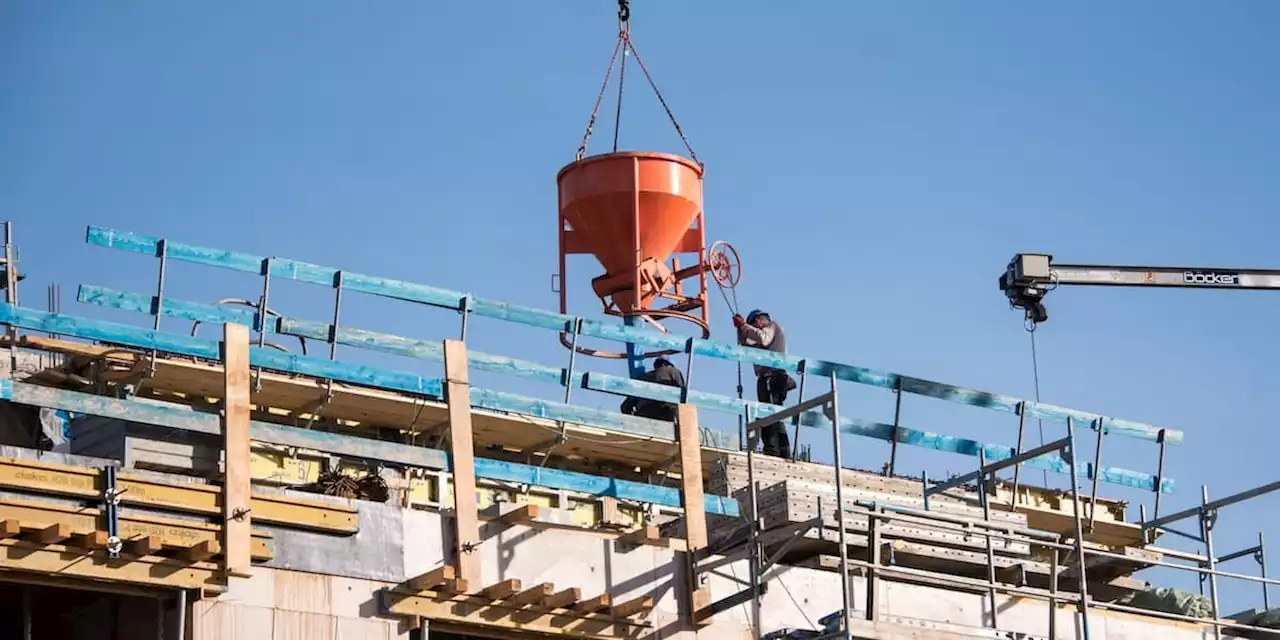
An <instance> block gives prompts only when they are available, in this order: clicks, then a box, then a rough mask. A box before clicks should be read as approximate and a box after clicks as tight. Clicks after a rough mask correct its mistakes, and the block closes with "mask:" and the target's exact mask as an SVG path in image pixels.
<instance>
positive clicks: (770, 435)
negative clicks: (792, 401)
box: [756, 370, 791, 458]
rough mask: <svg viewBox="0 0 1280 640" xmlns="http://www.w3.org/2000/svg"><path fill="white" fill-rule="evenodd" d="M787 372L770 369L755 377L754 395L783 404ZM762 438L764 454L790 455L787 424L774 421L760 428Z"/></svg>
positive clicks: (770, 402) (781, 456)
mask: <svg viewBox="0 0 1280 640" xmlns="http://www.w3.org/2000/svg"><path fill="white" fill-rule="evenodd" d="M787 381H788V378H787V374H786V372H785V371H776V370H775V371H771V372H769V373H766V374H765V375H762V376H760V377H759V378H756V395H757V397H758V398H759V400H760V402H768V403H769V404H783V403H785V402H786V401H787ZM760 435H761V439H762V440H764V454H765V455H766V456H775V457H778V458H783V457H790V456H791V439H790V438H788V437H787V426H786V425H785V424H783V423H781V422H775V423H773V424H771V425H769V426H767V427H765V428H763V429H761V430H760Z"/></svg>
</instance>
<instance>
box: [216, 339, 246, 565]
mask: <svg viewBox="0 0 1280 640" xmlns="http://www.w3.org/2000/svg"><path fill="white" fill-rule="evenodd" d="M222 371H223V382H224V387H225V390H224V391H223V395H222V450H223V456H224V464H225V465H226V466H225V473H224V479H223V489H222V518H223V526H222V547H223V549H225V553H224V557H223V562H224V569H225V570H226V572H227V574H228V575H232V576H237V577H241V578H247V577H249V576H250V575H251V573H250V570H249V569H250V566H251V560H250V558H249V548H250V538H251V534H250V532H251V530H252V528H251V526H250V524H251V520H252V517H253V514H252V513H250V502H251V501H252V499H253V494H252V491H251V489H250V483H251V481H252V472H251V471H250V468H249V327H247V326H245V325H242V324H230V323H228V324H224V325H223V333H222Z"/></svg>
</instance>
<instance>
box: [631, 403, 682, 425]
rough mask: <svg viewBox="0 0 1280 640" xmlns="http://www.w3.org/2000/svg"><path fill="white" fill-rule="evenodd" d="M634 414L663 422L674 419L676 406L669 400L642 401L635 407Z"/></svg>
mask: <svg viewBox="0 0 1280 640" xmlns="http://www.w3.org/2000/svg"><path fill="white" fill-rule="evenodd" d="M635 414H636V415H638V416H640V417H641V418H649V419H650V420H662V421H663V422H675V421H676V406H675V405H674V404H671V403H669V402H648V401H642V402H641V403H640V406H639V407H637V408H636V413H635Z"/></svg>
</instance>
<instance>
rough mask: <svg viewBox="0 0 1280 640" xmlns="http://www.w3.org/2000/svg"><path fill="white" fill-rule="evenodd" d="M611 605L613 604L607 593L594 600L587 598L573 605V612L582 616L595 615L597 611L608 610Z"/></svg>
mask: <svg viewBox="0 0 1280 640" xmlns="http://www.w3.org/2000/svg"><path fill="white" fill-rule="evenodd" d="M611 604H613V597H612V596H610V595H609V594H607V593H602V594H600V595H598V596H596V597H594V598H588V599H586V600H582V601H580V602H578V604H575V605H573V612H574V613H578V614H582V615H586V614H588V613H596V612H597V611H604V610H605V609H608V608H609V605H611Z"/></svg>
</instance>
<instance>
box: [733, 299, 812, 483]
mask: <svg viewBox="0 0 1280 640" xmlns="http://www.w3.org/2000/svg"><path fill="white" fill-rule="evenodd" d="M733 326H735V327H737V328H738V343H739V344H742V345H743V346H747V347H755V348H757V349H765V350H767V351H774V352H777V353H786V352H787V335H786V333H785V332H783V330H782V325H780V324H778V323H776V322H774V321H773V319H772V318H770V317H769V314H768V313H765V312H764V311H761V310H759V309H757V310H755V311H752V312H751V313H748V314H747V317H746V318H743V317H742V316H740V315H735V316H733ZM755 373H756V396H757V398H758V399H759V400H760V402H767V403H769V404H779V405H780V404H783V403H785V402H786V401H787V392H788V391H790V390H792V389H794V388H795V387H796V382H795V380H793V379H792V378H791V376H789V375H787V372H786V371H783V370H782V369H774V368H772V367H765V366H762V365H755ZM760 432H761V436H762V439H763V440H764V454H765V455H767V456H776V457H779V458H781V457H787V456H789V455H790V454H791V442H790V439H789V438H787V429H786V427H785V426H783V424H782V423H781V422H775V423H773V424H771V425H768V426H766V427H764V428H763V429H761V430H760Z"/></svg>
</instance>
